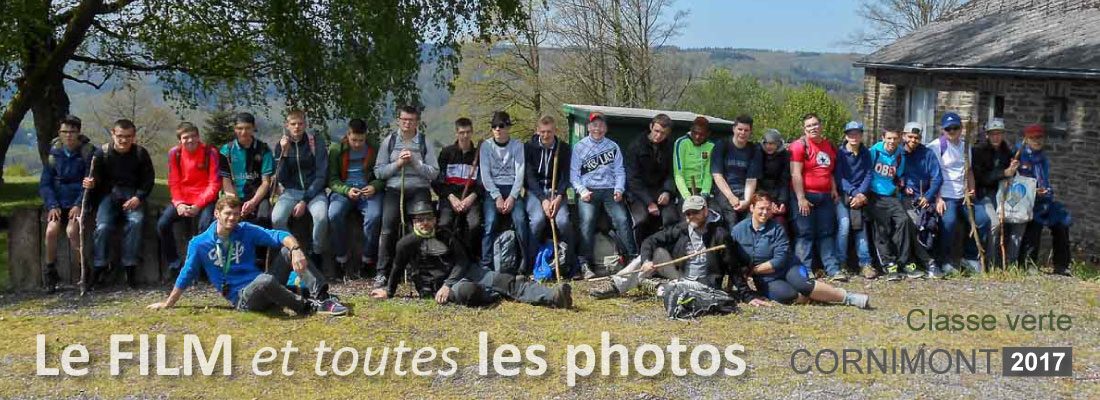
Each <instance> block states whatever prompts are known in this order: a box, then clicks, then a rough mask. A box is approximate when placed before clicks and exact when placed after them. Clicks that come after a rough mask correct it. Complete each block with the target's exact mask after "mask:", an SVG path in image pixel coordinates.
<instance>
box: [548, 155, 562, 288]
mask: <svg viewBox="0 0 1100 400" xmlns="http://www.w3.org/2000/svg"><path fill="white" fill-rule="evenodd" d="M557 140H558V138H557V137H554V162H553V163H552V166H551V167H550V168H551V170H550V196H551V197H553V196H557V191H558V152H559V151H560V150H561V143H558V142H557ZM551 203H553V201H552V200H551ZM554 211H555V212H554V213H553V214H554V215H553V216H548V217H550V244H552V245H553V246H554V278H556V279H557V280H558V282H561V259H560V258H558V257H559V256H558V220H557V216H558V213H557V210H554Z"/></svg>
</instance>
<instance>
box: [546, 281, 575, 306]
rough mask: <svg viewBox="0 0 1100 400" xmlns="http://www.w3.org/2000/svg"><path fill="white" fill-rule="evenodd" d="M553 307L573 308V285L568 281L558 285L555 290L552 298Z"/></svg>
mask: <svg viewBox="0 0 1100 400" xmlns="http://www.w3.org/2000/svg"><path fill="white" fill-rule="evenodd" d="M551 302H552V303H551V304H552V305H551V307H554V308H564V309H570V308H573V287H572V286H569V284H568V283H563V284H561V286H558V288H557V290H555V291H554V297H553V298H552V299H551Z"/></svg>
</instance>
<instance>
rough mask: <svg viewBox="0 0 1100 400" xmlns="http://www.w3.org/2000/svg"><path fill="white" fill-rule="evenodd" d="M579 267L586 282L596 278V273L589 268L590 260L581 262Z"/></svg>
mask: <svg viewBox="0 0 1100 400" xmlns="http://www.w3.org/2000/svg"><path fill="white" fill-rule="evenodd" d="M579 265H580V267H581V274H583V275H584V280H589V279H593V278H595V277H596V273H595V272H592V269H591V268H589V266H588V260H580V262H579Z"/></svg>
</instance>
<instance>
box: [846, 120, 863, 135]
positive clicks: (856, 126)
mask: <svg viewBox="0 0 1100 400" xmlns="http://www.w3.org/2000/svg"><path fill="white" fill-rule="evenodd" d="M849 131H861V132H862V131H863V124H862V123H860V122H859V121H848V124H846V125H844V134H848V132H849Z"/></svg>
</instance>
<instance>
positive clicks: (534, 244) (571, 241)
mask: <svg viewBox="0 0 1100 400" xmlns="http://www.w3.org/2000/svg"><path fill="white" fill-rule="evenodd" d="M524 200H525V202H526V203H527V217H528V219H529V220H530V225H529V229H530V230H531V241H530V244H529V245H528V246H527V248H528V250H527V260H528V261H529V263H533V262H534V259H535V254H536V253H537V252H538V250H539V247H542V244H543V243H545V242H546V239H540V238H546V237H550V228H549V227H548V224H547V218H546V213H544V212H543V211H542V202H541V201H539V198H538V196H535V195H532V194H530V193H528V194H527V196H526V197H524ZM554 223H555V224H557V227H558V240H560V241H562V242H565V247H566V249H567V250H566V255H565V265H562V266H561V267H562V268H563V269H562V275H565V271H572V270H573V269H572V267H573V266H575V265H577V264H576V262H577V257H576V256H577V247H576V245H577V242H576V240H575V236H574V234H573V222H572V221H571V220H570V219H569V204H566V202H565V198H564V196H563V197H562V202H561V207H560V208H558V214H557V215H555V216H554ZM544 229H545V230H546V233H545V234H542V231H543V230H544ZM530 265H532V266H534V264H530Z"/></svg>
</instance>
